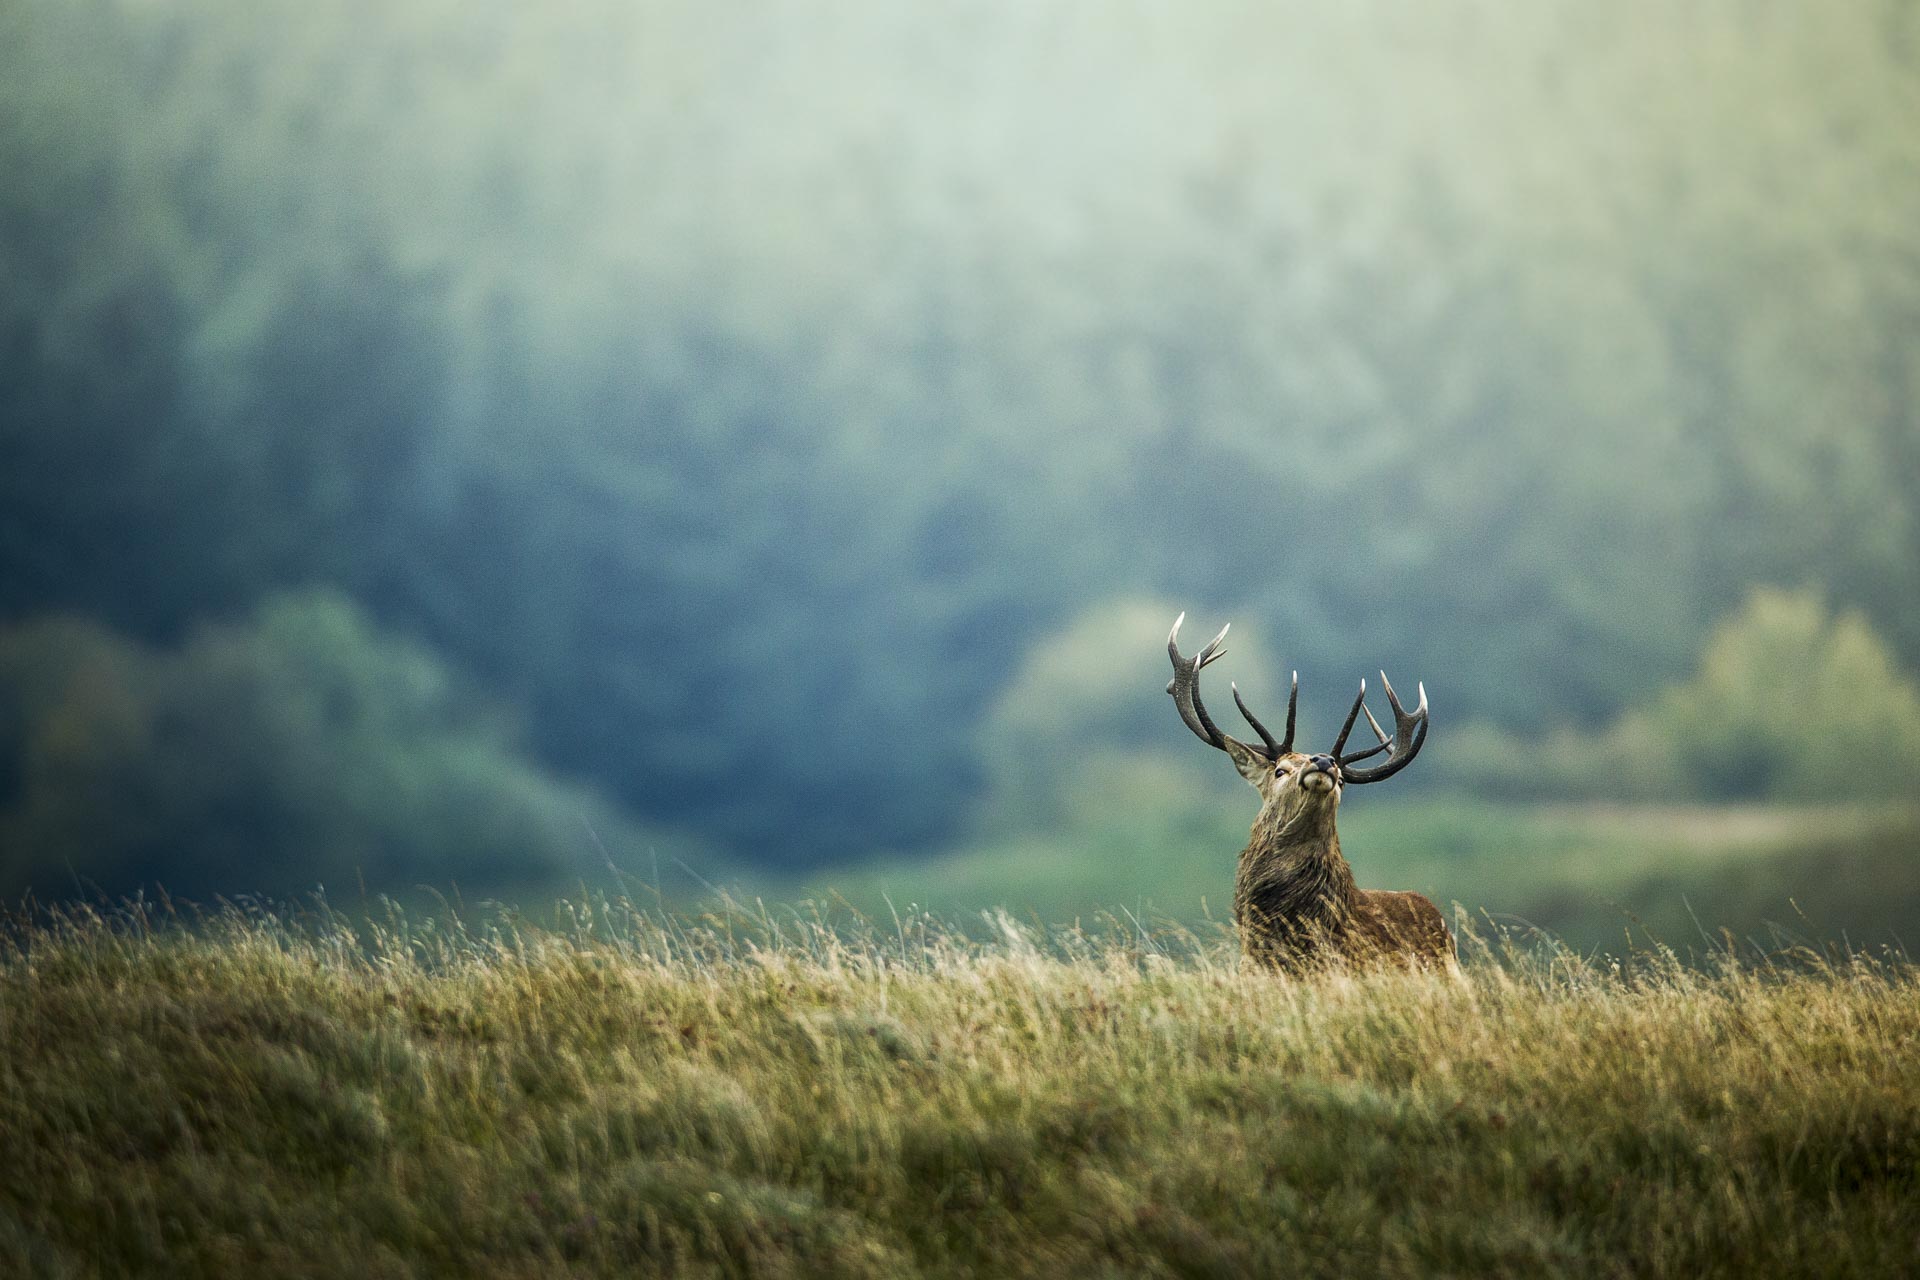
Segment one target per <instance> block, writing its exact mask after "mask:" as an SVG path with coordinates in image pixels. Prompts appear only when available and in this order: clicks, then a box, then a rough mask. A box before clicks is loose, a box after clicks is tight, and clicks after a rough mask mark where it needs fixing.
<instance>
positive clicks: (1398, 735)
mask: <svg viewBox="0 0 1920 1280" xmlns="http://www.w3.org/2000/svg"><path fill="white" fill-rule="evenodd" d="M1380 683H1381V685H1382V686H1384V687H1385V688H1386V691H1387V703H1388V705H1389V706H1391V707H1392V708H1393V737H1392V738H1391V739H1389V738H1388V737H1387V734H1386V730H1384V729H1382V728H1381V727H1380V722H1379V721H1378V720H1375V719H1374V718H1373V712H1371V711H1367V705H1366V703H1367V682H1366V681H1365V680H1362V681H1361V682H1360V693H1359V696H1357V697H1355V698H1354V700H1353V706H1352V708H1350V709H1349V710H1348V712H1347V720H1346V723H1345V724H1343V725H1341V726H1340V736H1339V737H1338V738H1336V739H1335V740H1334V743H1333V752H1332V755H1333V757H1334V759H1335V760H1337V761H1338V762H1339V764H1340V777H1341V778H1342V779H1343V780H1344V781H1346V782H1349V783H1362V782H1379V781H1381V780H1382V779H1385V778H1391V777H1392V776H1393V775H1394V774H1396V773H1398V772H1400V771H1401V770H1402V769H1404V768H1406V767H1407V766H1408V765H1409V764H1411V763H1413V758H1414V757H1415V756H1416V755H1418V754H1420V747H1421V746H1422V744H1424V743H1425V742H1426V740H1427V686H1426V684H1425V683H1424V682H1422V683H1421V685H1420V705H1419V706H1417V707H1415V708H1414V709H1413V710H1412V711H1408V710H1407V709H1406V708H1404V707H1402V706H1401V705H1400V699H1399V698H1397V697H1395V696H1394V692H1393V684H1392V682H1391V681H1389V680H1388V679H1387V673H1386V672H1384V671H1382V672H1381V673H1380ZM1362 711H1366V714H1367V724H1368V725H1369V726H1371V727H1372V729H1373V732H1374V735H1375V736H1376V737H1378V738H1379V739H1380V745H1379V746H1377V747H1369V748H1368V749H1367V750H1365V751H1357V752H1355V753H1354V754H1352V755H1350V756H1343V755H1341V754H1340V752H1341V750H1342V749H1343V748H1345V747H1346V745H1347V735H1348V734H1349V733H1351V732H1353V722H1354V720H1355V719H1356V718H1357V717H1358V716H1359V715H1360V713H1361V712H1362ZM1382 751H1385V752H1386V753H1387V762H1386V763H1385V764H1382V765H1376V766H1375V767H1373V768H1371V769H1354V768H1350V767H1349V766H1351V765H1354V764H1357V763H1358V762H1360V761H1362V760H1365V759H1366V758H1367V757H1369V756H1376V755H1379V754H1380V753H1381V752H1382Z"/></svg>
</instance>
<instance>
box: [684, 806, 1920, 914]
mask: <svg viewBox="0 0 1920 1280" xmlns="http://www.w3.org/2000/svg"><path fill="white" fill-rule="evenodd" d="M1136 790H1137V795H1136V796H1135V797H1134V798H1133V799H1131V800H1130V801H1129V802H1125V803H1116V804H1115V806H1114V808H1113V810H1112V811H1111V812H1110V813H1109V814H1107V815H1103V816H1102V817H1101V818H1099V819H1098V820H1093V821H1083V822H1080V823H1077V824H1076V825H1075V826H1074V827H1073V828H1072V829H1071V830H1066V831H1062V832H1059V833H1056V834H1051V835H1049V834H1045V833H1041V834H1032V833H1025V832H1021V833H1016V834H1013V835H1010V836H1007V837H1005V838H997V839H996V838H992V837H988V838H982V839H979V840H976V841H975V842H973V843H972V844H971V845H969V846H966V847H963V848H962V849H960V850H959V851H957V852H955V853H953V854H951V855H948V856H946V857H942V858H935V859H910V858H901V859H896V860H878V861H869V862H863V863H857V864H853V865H849V866H845V867H840V868H830V869H828V870H826V871H823V872H820V873H818V874H816V875H813V876H809V877H806V878H794V879H786V880H782V879H779V878H773V877H766V876H761V877H758V878H756V877H753V876H751V875H749V876H746V877H744V878H743V879H742V880H741V881H740V886H739V887H740V888H741V889H742V890H743V891H744V892H745V893H746V895H747V896H752V895H754V894H759V895H760V896H764V897H767V898H769V899H782V900H785V899H792V898H796V897H817V898H822V899H827V900H844V901H846V902H847V903H850V904H851V905H852V906H853V907H855V908H856V909H858V910H859V911H862V912H865V913H868V914H872V915H875V916H879V917H881V918H884V917H885V916H886V915H887V913H888V912H889V910H891V909H892V907H894V906H897V907H899V908H901V909H908V908H914V907H919V908H926V909H930V910H932V911H934V912H935V913H936V914H939V915H941V916H944V917H962V916H964V917H971V916H973V915H975V914H977V913H978V912H980V911H983V910H988V909H991V908H993V907H995V906H998V905H1000V904H1003V903H1006V904H1013V903H1019V904H1021V915H1022V918H1031V919H1034V920H1038V921H1045V922H1048V923H1056V922H1062V921H1072V920H1074V919H1076V918H1084V919H1092V918H1094V917H1095V916H1096V915H1098V914H1099V913H1100V912H1101V911H1102V910H1103V909H1106V910H1113V911H1116V912H1117V911H1118V910H1119V909H1120V908H1123V907H1124V908H1125V909H1126V910H1127V911H1130V912H1132V913H1133V914H1134V915H1135V916H1137V917H1139V918H1141V919H1156V918H1159V919H1169V920H1177V921H1181V922H1185V923H1188V924H1191V925H1200V924H1204V923H1205V922H1206V921H1207V920H1208V919H1210V918H1214V919H1225V918H1226V916H1227V913H1228V912H1229V911H1230V902H1231V893H1232V887H1233V868H1234V859H1235V857H1236V856H1237V854H1238V853H1239V851H1240V848H1241V847H1242V846H1243V845H1244V844H1245V843H1246V839H1247V826H1248V823H1249V822H1250V820H1251V818H1252V816H1253V808H1252V801H1251V800H1250V799H1249V798H1248V797H1246V796H1244V795H1241V794H1238V793H1237V792H1229V793H1227V794H1226V796H1225V797H1224V798H1223V799H1222V800H1220V801H1215V800H1214V799H1212V798H1211V797H1210V796H1209V797H1203V799H1202V800H1201V801H1200V802H1198V803H1196V802H1195V801H1194V800H1193V799H1192V798H1191V797H1186V798H1183V797H1181V796H1179V795H1178V794H1176V793H1172V792H1169V791H1168V790H1167V789H1166V788H1165V787H1164V786H1162V787H1160V788H1158V789H1155V788H1153V787H1151V786H1149V785H1147V784H1144V783H1143V784H1140V785H1139V786H1138V787H1137V788H1136ZM1340 831H1341V842H1342V847H1343V849H1344V851H1345V853H1346V855H1347V857H1348V859H1349V860H1350V861H1351V862H1352V863H1353V866H1354V872H1355V874H1356V875H1357V876H1358V877H1359V879H1360V883H1361V884H1362V885H1365V886H1367V887H1370V888H1392V889H1414V890H1417V891H1419V892H1421V893H1425V894H1427V895H1428V896H1430V897H1432V898H1433V899H1434V900H1435V901H1436V902H1439V903H1442V904H1458V905H1459V906H1460V907H1461V908H1462V909H1464V910H1465V911H1467V912H1468V913H1469V914H1470V915H1471V916H1473V917H1474V918H1476V919H1485V918H1491V920H1492V921H1494V922H1496V923H1498V924H1500V925H1503V926H1509V927H1514V928H1537V929H1543V930H1546V931H1548V932H1550V933H1552V934H1553V935H1554V936H1555V937H1556V938H1559V939H1560V940H1561V941H1563V942H1565V943H1567V944H1568V945H1570V946H1572V947H1574V948H1575V949H1576V950H1580V951H1583V952H1589V951H1596V950H1608V951H1618V950H1621V949H1622V948H1624V947H1626V946H1628V945H1629V935H1631V937H1632V940H1633V944H1634V945H1640V946H1646V945H1650V944H1654V945H1657V944H1662V943H1664V944H1666V945H1668V946H1671V947H1673V948H1675V949H1676V950H1680V951H1686V950H1689V949H1692V950H1696V951H1703V952H1704V951H1708V950H1711V949H1712V948H1713V947H1714V946H1716V945H1717V943H1718V939H1719V937H1720V934H1721V931H1722V930H1730V931H1731V932H1732V933H1733V934H1734V935H1735V936H1736V937H1739V938H1751V939H1755V940H1758V941H1761V942H1766V941H1768V940H1770V939H1772V938H1773V936H1774V933H1775V931H1776V927H1778V928H1780V929H1785V930H1787V931H1788V933H1787V937H1788V938H1789V940H1811V941H1817V942H1822V943H1825V942H1840V943H1844V942H1853V943H1856V944H1860V945H1867V946H1871V945H1878V944H1884V943H1894V944H1904V943H1907V942H1913V941H1915V940H1920V816H1917V815H1916V814H1915V813H1913V812H1912V811H1911V810H1907V809H1903V808H1899V807H1894V806H1852V807H1795V806H1783V805H1652V806H1647V805H1641V806H1635V805H1605V804H1594V805H1538V804H1536V805H1522V804H1504V803H1486V802H1482V801H1477V800H1473V799H1470V798H1466V797H1460V796H1452V797H1449V796H1419V797H1414V798H1410V799H1406V800H1388V801H1380V800H1376V799H1374V798H1373V797H1366V798H1365V803H1361V802H1355V803H1353V804H1351V805H1349V806H1347V807H1345V808H1343V809H1342V811H1341V817H1340ZM667 880H668V883H669V885H671V884H672V883H674V882H675V881H674V880H673V877H672V876H671V874H670V875H669V876H668V877H667ZM690 887H691V888H692V889H694V890H699V889H700V888H701V886H699V885H697V884H694V885H691V886H690Z"/></svg>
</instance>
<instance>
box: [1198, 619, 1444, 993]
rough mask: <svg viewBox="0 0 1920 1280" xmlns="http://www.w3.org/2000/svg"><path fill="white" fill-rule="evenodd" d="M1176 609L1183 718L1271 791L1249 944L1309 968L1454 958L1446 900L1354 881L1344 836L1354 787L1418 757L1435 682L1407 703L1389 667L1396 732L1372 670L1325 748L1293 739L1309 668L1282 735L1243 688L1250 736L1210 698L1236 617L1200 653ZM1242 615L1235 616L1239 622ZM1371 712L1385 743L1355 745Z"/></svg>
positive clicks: (1246, 862)
mask: <svg viewBox="0 0 1920 1280" xmlns="http://www.w3.org/2000/svg"><path fill="white" fill-rule="evenodd" d="M1186 617H1187V615H1186V614H1184V613H1183V614H1181V615H1180V616H1179V617H1178V618H1176V619H1174V622H1173V631H1172V632H1171V633H1169V634H1168V636H1167V654H1168V656H1169V657H1171V658H1172V659H1173V680H1172V682H1171V683H1169V684H1168V685H1167V692H1168V693H1170V694H1172V695H1173V701H1174V705H1175V706H1177V707H1179V709H1180V718H1181V719H1182V720H1184V721H1185V722H1186V725H1187V728H1189V729H1191V730H1193V732H1194V733H1195V734H1196V735H1198V737H1199V738H1200V740H1201V741H1202V742H1204V743H1206V744H1207V745H1208V746H1211V747H1218V748H1219V749H1220V750H1222V751H1224V752H1226V753H1227V754H1228V755H1229V756H1231V757H1232V758H1233V764H1234V767H1235V768H1236V769H1238V770H1239V771H1240V776H1241V777H1243V778H1245V779H1246V780H1247V781H1248V782H1250V783H1252V784H1253V787H1254V790H1256V791H1258V792H1259V793H1260V816H1259V817H1258V818H1256V819H1255V820H1254V823H1253V835H1252V838H1251V839H1250V840H1248V841H1247V847H1246V848H1245V849H1244V850H1243V851H1242V852H1241V854H1240V871H1239V874H1238V875H1237V876H1236V877H1235V880H1234V886H1233V921H1234V925H1235V926H1236V927H1237V928H1238V929H1239V931H1240V945H1241V948H1242V950H1243V951H1244V952H1245V953H1246V955H1247V957H1248V958H1249V959H1250V960H1252V961H1254V962H1255V963H1257V964H1260V965H1264V966H1267V967H1269V968H1275V969H1287V970H1300V969H1306V968H1311V967H1313V966H1314V965H1316V964H1320V963H1325V962H1328V961H1332V962H1336V963H1348V964H1354V963H1360V964H1366V963H1373V962H1377V961H1381V960H1393V961H1398V962H1400V963H1403V964H1422V963H1440V964H1448V965H1450V964H1452V963H1453V954H1454V953H1453V937H1452V935H1451V934H1449V933H1448V931H1447V925H1446V921H1445V920H1443V919H1442V918H1441V915H1440V909H1439V908H1438V907H1436V906H1434V905H1433V903H1432V901H1430V900H1429V899H1427V898H1425V897H1423V896H1422V895H1420V894H1417V893H1393V892H1387V891H1382V890H1376V889H1362V888H1359V887H1358V886H1356V885H1355V884H1354V882H1353V868H1352V867H1350V866H1348V865H1347V860H1346V859H1345V858H1344V857H1342V856H1341V854H1340V836H1339V834H1338V833H1337V832H1336V831H1335V830H1334V815H1335V813H1336V811H1337V810H1338V809H1339V807H1340V793H1341V791H1343V790H1344V789H1345V788H1346V787H1349V786H1357V785H1359V784H1361V783H1366V782H1381V781H1384V780H1385V779H1387V778H1390V777H1392V776H1393V775H1394V774H1396V773H1398V772H1400V770H1402V769H1404V768H1406V767H1407V765H1408V764H1410V763H1411V762H1412V760H1413V757H1414V756H1415V755H1417V754H1418V753H1419V751H1420V747H1421V744H1423V743H1424V742H1426V740H1427V690H1426V686H1425V685H1422V686H1421V687H1420V705H1419V706H1418V707H1416V708H1414V709H1413V710H1412V711H1407V710H1406V709H1405V708H1403V707H1402V706H1401V705H1400V699H1399V698H1397V697H1395V696H1394V693H1393V686H1392V685H1391V684H1387V676H1386V673H1385V672H1384V671H1383V672H1381V673H1380V682H1381V683H1382V684H1383V685H1386V691H1387V701H1388V703H1390V704H1391V705H1392V707H1393V719H1394V734H1393V737H1392V738H1388V737H1387V734H1386V731H1385V730H1384V729H1382V728H1381V727H1380V723H1379V721H1377V720H1375V719H1374V718H1373V712H1371V711H1369V710H1367V707H1366V701H1367V682H1366V681H1365V680H1362V681H1361V682H1360V695H1359V696H1358V697H1357V698H1355V699H1354V700H1353V707H1352V709H1351V710H1349V711H1348V712H1347V721H1346V723H1345V724H1343V725H1341V726H1340V736H1339V737H1338V738H1337V739H1335V740H1334V744H1333V750H1332V751H1330V752H1328V753H1327V754H1325V755H1303V754H1302V753H1300V752H1298V751H1295V750H1294V749H1293V726H1294V715H1295V712H1296V711H1297V709H1298V706H1299V702H1300V676H1299V673H1298V672H1295V673H1294V678H1293V692H1292V694H1291V695H1290V696H1289V697H1288V699H1287V736H1286V737H1285V738H1284V739H1282V740H1281V741H1279V742H1275V741H1274V740H1273V735H1272V734H1270V733H1268V732H1267V730H1266V727H1265V726H1264V725H1262V724H1261V723H1260V722H1259V721H1258V720H1256V719H1254V716H1253V713H1252V712H1251V711H1249V710H1247V704H1246V703H1245V702H1243V701H1242V700H1241V698H1240V690H1239V689H1238V688H1235V689H1234V690H1233V701H1234V705H1235V706H1237V707H1239V708H1240V714H1241V715H1243V716H1245V717H1246V720H1247V723H1248V724H1250V725H1252V726H1253V731H1254V732H1255V733H1257V734H1259V735H1260V741H1261V744H1262V745H1261V746H1258V747H1254V746H1249V745H1247V744H1246V743H1244V742H1241V741H1239V740H1237V739H1235V738H1230V737H1228V736H1227V735H1226V734H1224V733H1222V732H1220V730H1219V728H1218V727H1217V726H1216V725H1215V724H1214V723H1213V718H1212V717H1211V716H1209V715H1208V714H1207V709H1206V707H1204V706H1203V705H1201V702H1200V671H1201V668H1203V667H1205V666H1206V665H1207V664H1208V663H1210V662H1212V661H1214V660H1215V659H1216V658H1218V657H1220V656H1221V655H1222V654H1223V653H1225V652H1226V651H1225V650H1224V649H1222V648H1221V647H1220V645H1221V642H1222V641H1224V640H1225V639H1226V638H1227V628H1226V627H1222V628H1220V634H1219V635H1217V636H1215V637H1214V638H1213V639H1212V640H1210V641H1208V642H1207V644H1206V645H1204V646H1203V647H1202V648H1201V649H1200V651H1199V652H1198V653H1196V654H1195V655H1194V656H1193V657H1191V658H1183V657H1181V656H1180V645H1179V635H1180V624H1181V623H1182V622H1184V621H1186ZM1229 625H1231V624H1229ZM1363 712H1364V713H1365V714H1366V717H1367V724H1368V725H1369V726H1370V727H1371V728H1372V729H1373V732H1374V736H1376V737H1377V738H1379V739H1380V743H1379V745H1378V746H1375V747H1369V748H1367V749H1366V750H1364V751H1355V752H1352V753H1350V754H1345V755H1343V754H1342V752H1343V751H1345V749H1346V745H1347V735H1348V734H1349V733H1351V732H1353V726H1354V721H1355V720H1356V719H1357V718H1358V717H1359V716H1360V715H1361V714H1362V713H1363ZM1382 752H1385V753H1386V759H1385V760H1384V761H1382V762H1381V763H1379V764H1376V765H1374V766H1372V767H1371V768H1360V767H1358V766H1359V763H1360V762H1361V761H1362V760H1365V759H1368V758H1369V757H1372V756H1377V755H1379V754H1380V753H1382Z"/></svg>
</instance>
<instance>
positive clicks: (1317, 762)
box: [1307, 756, 1334, 773]
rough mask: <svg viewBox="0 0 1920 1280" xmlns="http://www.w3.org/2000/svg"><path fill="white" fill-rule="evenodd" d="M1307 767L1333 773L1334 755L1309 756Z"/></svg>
mask: <svg viewBox="0 0 1920 1280" xmlns="http://www.w3.org/2000/svg"><path fill="white" fill-rule="evenodd" d="M1307 767H1308V768H1310V769H1318V770H1319V771H1320V772H1322V773H1332V772H1333V771H1334V764H1333V757H1332V756H1309V757H1308V758H1307Z"/></svg>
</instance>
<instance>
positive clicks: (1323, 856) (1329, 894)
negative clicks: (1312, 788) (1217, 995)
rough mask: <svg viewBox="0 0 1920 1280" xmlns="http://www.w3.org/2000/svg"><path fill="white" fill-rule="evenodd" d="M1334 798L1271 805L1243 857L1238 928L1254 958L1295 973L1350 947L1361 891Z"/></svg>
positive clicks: (1235, 903)
mask: <svg viewBox="0 0 1920 1280" xmlns="http://www.w3.org/2000/svg"><path fill="white" fill-rule="evenodd" d="M1338 808H1339V802H1338V801H1337V800H1335V799H1334V798H1333V797H1332V796H1328V797H1326V798H1324V799H1320V798H1315V799H1312V800H1309V801H1307V802H1306V803H1303V804H1300V805H1298V806H1281V805H1278V804H1275V805H1269V806H1267V807H1266V808H1265V809H1263V810H1262V811H1261V813H1260V817H1259V819H1258V820H1257V821H1256V822H1255V823H1254V824H1253V836H1252V838H1251V839H1250V840H1249V841H1248V842H1247V847H1246V848H1245V849H1244V850H1242V851H1241V854H1240V871H1239V875H1238V876H1237V877H1236V878H1235V882H1234V891H1233V916H1234V923H1235V924H1236V925H1238V926H1239V928H1240V935H1241V937H1242V938H1243V939H1245V940H1246V944H1247V949H1248V951H1249V952H1250V953H1252V954H1254V955H1256V956H1257V957H1258V958H1260V959H1264V960H1267V961H1268V962H1270V963H1274V964H1278V965H1281V966H1282V967H1287V968H1292V967H1295V966H1297V965H1298V964H1300V963H1302V962H1307V961H1311V960H1312V959H1314V958H1315V957H1317V956H1320V955H1324V954H1327V953H1329V952H1339V951H1344V950H1346V949H1347V942H1348V935H1349V934H1350V933H1351V932H1352V928H1353V921H1354V916H1355V914H1356V912H1357V910H1358V909H1359V905H1360V900H1359V889H1358V888H1357V887H1356V886H1355V884H1354V881H1353V868H1351V867H1349V866H1348V865H1347V860H1346V859H1345V858H1344V857H1342V856H1341V854H1340V836H1339V834H1338V833H1337V832H1336V831H1335V830H1334V815H1335V813H1336V812H1337V810H1338Z"/></svg>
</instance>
